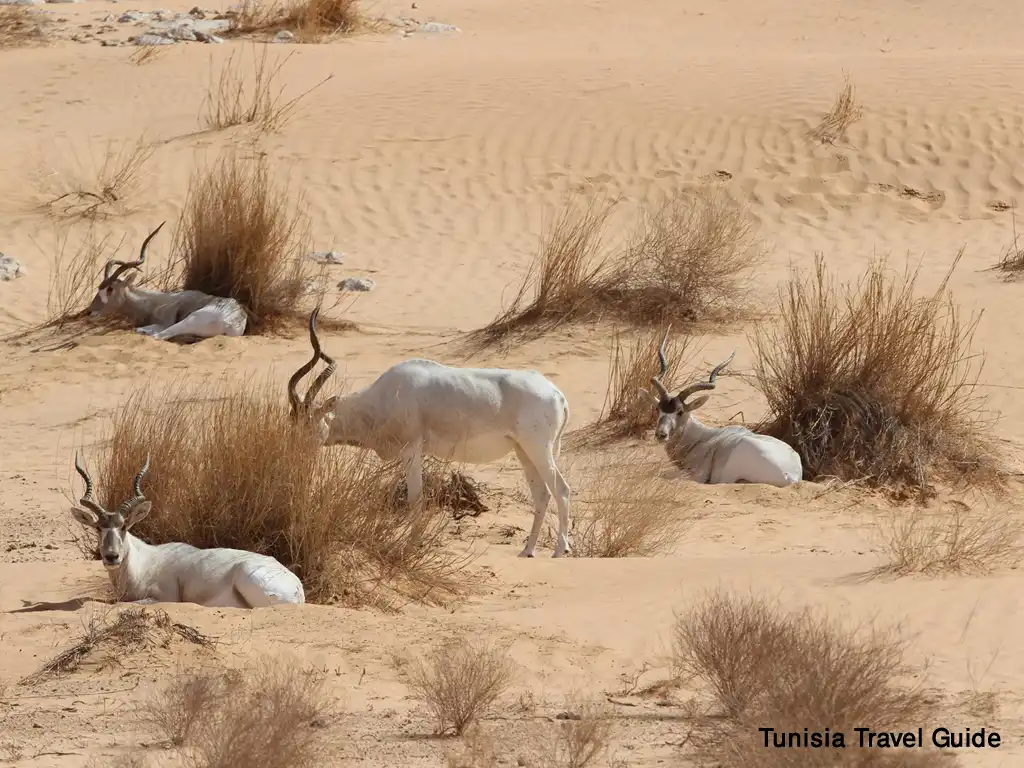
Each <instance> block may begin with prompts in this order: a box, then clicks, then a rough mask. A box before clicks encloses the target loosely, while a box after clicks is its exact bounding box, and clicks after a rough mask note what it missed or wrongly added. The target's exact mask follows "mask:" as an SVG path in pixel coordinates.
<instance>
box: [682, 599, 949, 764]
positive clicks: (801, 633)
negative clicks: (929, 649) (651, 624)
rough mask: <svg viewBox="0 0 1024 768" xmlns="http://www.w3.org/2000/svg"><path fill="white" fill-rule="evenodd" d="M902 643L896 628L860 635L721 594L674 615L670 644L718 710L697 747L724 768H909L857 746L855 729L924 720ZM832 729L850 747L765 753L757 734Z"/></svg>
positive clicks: (925, 707) (896, 727)
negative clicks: (886, 767)
mask: <svg viewBox="0 0 1024 768" xmlns="http://www.w3.org/2000/svg"><path fill="white" fill-rule="evenodd" d="M905 647H906V643H905V642H904V641H902V640H901V639H900V638H899V636H898V634H897V632H896V631H895V630H879V629H870V630H864V631H853V630H850V629H847V628H844V627H842V626H840V625H839V624H837V623H836V622H834V621H832V620H829V619H827V618H823V617H820V616H816V615H814V614H813V613H812V612H811V611H810V610H807V609H804V610H801V611H792V612H790V611H785V610H783V609H781V608H780V607H779V606H778V605H775V604H772V603H770V602H767V601H765V600H763V599H760V598H756V597H748V598H736V597H733V596H731V595H728V594H727V593H725V592H723V591H720V590H719V591H717V592H712V593H711V594H710V595H708V596H706V597H704V598H703V599H701V600H700V601H698V602H697V603H696V604H695V606H694V607H692V608H691V609H689V610H688V611H685V612H682V613H679V614H677V615H676V624H675V631H674V638H673V654H674V661H675V665H676V667H677V668H678V670H679V671H680V672H681V673H683V674H687V675H691V676H693V677H695V678H697V679H698V680H699V681H700V683H701V684H702V685H703V686H705V687H706V689H707V691H708V692H709V693H710V695H711V698H712V701H713V705H714V707H715V708H716V709H717V710H719V713H718V714H719V717H718V718H714V719H712V720H711V721H709V722H708V724H707V725H706V727H707V731H706V732H704V733H701V734H699V735H698V738H697V743H698V746H699V748H700V749H701V751H703V752H704V755H703V756H704V757H705V758H707V759H709V760H711V761H712V762H714V763H715V764H716V765H719V766H722V768H732V766H736V767H737V768H740V766H743V767H744V768H745V767H746V766H749V765H758V766H764V768H776V766H780V767H781V766H794V768H796V767H797V766H799V767H801V768H802V767H803V766H835V765H841V766H844V765H850V766H852V765H857V766H872V767H873V766H882V765H893V766H896V765H904V764H905V763H903V762H902V761H897V762H895V763H891V762H888V760H889V758H887V757H885V756H884V753H881V752H880V751H879V750H877V749H871V750H868V749H859V748H858V747H857V741H856V732H855V731H854V730H853V729H854V728H858V727H868V728H871V729H872V730H875V731H904V730H910V729H912V728H913V729H916V728H917V726H918V725H920V724H921V723H923V722H927V719H928V715H929V714H930V712H931V704H930V703H929V698H928V696H926V695H925V694H924V693H923V692H922V691H920V690H917V689H914V688H911V687H908V686H907V685H906V684H905V682H904V680H905V677H906V676H907V674H908V672H909V671H910V670H908V668H907V667H906V664H905V662H904V659H903V656H904V651H905ZM825 727H829V728H830V729H831V731H832V733H835V732H837V731H843V732H845V734H846V737H847V749H845V750H831V749H821V750H815V749H766V748H765V746H764V734H763V733H761V732H759V731H758V729H759V728H774V729H775V730H776V731H778V732H782V733H791V732H798V733H800V734H801V736H802V735H803V732H804V729H805V728H810V729H811V730H823V729H824V728H825ZM904 754H905V753H900V757H902V756H903V755H904Z"/></svg>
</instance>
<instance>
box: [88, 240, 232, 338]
mask: <svg viewBox="0 0 1024 768" xmlns="http://www.w3.org/2000/svg"><path fill="white" fill-rule="evenodd" d="M166 223H167V222H162V223H161V224H160V226H159V227H157V228H156V229H154V230H153V231H152V232H151V233H150V234H149V237H147V238H146V239H145V240H144V241H143V243H142V248H141V250H140V251H139V258H138V260H136V261H119V260H117V259H111V260H110V261H108V262H107V263H106V265H105V266H104V267H103V280H102V281H101V282H100V285H99V288H97V289H96V295H95V296H94V297H93V300H92V303H91V304H90V305H89V310H88V312H89V314H90V315H93V316H101V315H121V316H123V317H127V318H128V319H129V320H131V322H132V323H133V324H134V325H136V326H138V327H136V329H135V330H136V331H137V332H138V333H142V334H145V335H147V336H152V337H153V338H154V339H159V340H160V341H168V340H170V339H173V338H175V337H177V336H194V337H199V338H204V339H205V338H209V337H211V336H241V335H243V334H244V333H245V327H246V323H247V321H248V316H247V315H246V312H245V309H244V308H243V307H242V305H241V304H239V303H238V302H237V301H236V300H235V299H230V298H224V297H222V296H211V295H210V294H208V293H203V292H202V291H172V292H170V293H164V292H163V291H155V290H153V289H151V288H142V287H140V286H136V285H134V282H135V278H136V276H137V275H138V272H132V273H131V274H130V275H128V277H127V278H125V279H122V278H121V275H123V274H124V273H125V272H127V271H128V270H133V269H134V270H138V269H139V268H140V267H141V266H142V263H143V262H144V261H145V260H146V246H148V245H149V241H150V240H152V239H153V238H154V237H156V233H157V232H159V231H160V230H161V228H163V226H164V224H166Z"/></svg>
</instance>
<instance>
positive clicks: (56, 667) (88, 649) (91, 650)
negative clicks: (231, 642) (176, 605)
mask: <svg viewBox="0 0 1024 768" xmlns="http://www.w3.org/2000/svg"><path fill="white" fill-rule="evenodd" d="M111 616H113V618H111ZM175 639H177V640H178V641H184V642H186V643H191V644H192V645H199V646H209V645H212V641H211V640H210V639H209V638H207V637H206V636H205V635H203V634H201V633H200V632H198V631H196V630H195V629H194V628H192V627H189V626H187V625H185V624H179V623H178V622H176V621H173V620H172V619H171V617H170V616H168V615H167V612H166V611H162V610H160V609H146V608H126V609H124V610H122V611H108V612H105V613H103V614H102V615H100V616H95V615H94V616H92V617H91V618H90V619H89V622H88V624H87V625H86V629H85V632H84V633H83V635H82V636H81V637H80V638H79V639H78V641H77V642H76V643H75V644H74V645H73V646H71V647H70V648H68V649H67V650H66V651H64V652H62V653H61V654H59V655H58V656H56V657H54V658H53V659H50V661H48V662H46V663H45V664H44V665H43V666H42V667H40V668H39V669H38V670H37V671H35V672H33V673H32V674H30V675H28V676H27V677H25V678H24V679H22V680H21V684H22V685H34V684H36V683H38V682H41V681H43V680H47V679H49V678H54V677H62V676H64V675H69V674H71V673H72V672H75V671H76V670H77V669H78V668H79V667H80V666H81V665H82V664H83V663H84V662H85V661H86V660H89V661H91V662H94V663H98V664H99V665H100V666H107V665H109V664H115V663H118V662H120V661H121V660H122V659H123V658H124V657H125V656H127V655H129V654H131V653H135V652H138V651H140V650H144V649H146V648H156V647H167V645H168V644H169V643H171V642H172V641H174V640H175Z"/></svg>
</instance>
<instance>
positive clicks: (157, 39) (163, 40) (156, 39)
mask: <svg viewBox="0 0 1024 768" xmlns="http://www.w3.org/2000/svg"><path fill="white" fill-rule="evenodd" d="M135 44H136V45H174V41H173V40H171V39H170V38H169V37H164V36H163V35H149V34H146V35H139V36H138V37H136V38H135Z"/></svg>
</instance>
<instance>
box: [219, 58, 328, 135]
mask: <svg viewBox="0 0 1024 768" xmlns="http://www.w3.org/2000/svg"><path fill="white" fill-rule="evenodd" d="M251 50H252V64H251V67H250V69H251V71H247V70H246V68H245V66H244V64H243V62H242V60H241V58H238V59H236V58H235V52H234V51H233V52H232V53H231V54H230V55H229V56H228V59H227V61H226V62H224V64H223V65H222V66H221V68H220V72H219V74H218V75H217V76H216V77H215V76H214V74H213V65H212V59H211V68H210V84H209V86H208V88H207V92H206V98H205V99H204V101H203V105H202V107H201V108H200V113H199V123H200V126H201V127H202V128H203V129H205V130H211V131H218V130H222V129H224V128H231V127H233V126H236V125H252V126H254V127H255V128H256V129H258V130H260V131H264V132H271V131H278V130H280V129H282V128H283V127H284V126H285V125H287V124H288V123H289V122H291V120H293V119H294V118H295V117H296V116H297V110H298V107H299V105H300V103H301V101H302V100H303V99H304V98H305V97H306V96H308V95H309V94H310V93H312V92H313V91H314V90H316V89H317V88H319V87H320V86H321V85H323V84H324V83H326V82H327V81H328V80H330V79H331V78H332V77H334V75H328V76H327V77H325V78H324V79H323V80H321V81H320V82H319V83H317V84H316V85H314V86H313V87H311V88H309V89H308V90H305V91H303V92H302V93H300V94H298V95H297V96H293V97H292V98H290V99H285V98H284V87H283V86H279V85H277V78H278V77H279V76H280V74H281V70H282V68H283V67H284V65H285V64H287V63H288V60H289V59H290V58H291V57H292V56H293V55H294V52H292V53H289V54H288V55H287V56H285V57H284V58H282V59H280V60H278V61H276V62H274V63H271V62H269V61H268V60H267V56H268V51H269V47H268V46H266V45H264V46H262V51H261V53H260V54H259V55H258V56H257V55H256V52H255V45H254V46H253V47H252V49H251Z"/></svg>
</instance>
